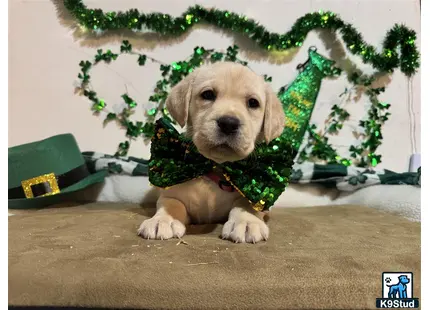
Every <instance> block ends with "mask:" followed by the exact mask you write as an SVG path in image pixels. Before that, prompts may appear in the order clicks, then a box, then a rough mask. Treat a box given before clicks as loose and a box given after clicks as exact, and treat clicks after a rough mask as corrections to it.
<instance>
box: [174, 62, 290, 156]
mask: <svg viewBox="0 0 430 310" xmlns="http://www.w3.org/2000/svg"><path fill="white" fill-rule="evenodd" d="M166 106H167V108H168V110H169V112H170V114H171V115H172V117H173V118H174V119H175V120H176V121H177V122H178V123H179V124H180V125H181V126H182V127H183V126H184V125H185V124H187V133H188V135H189V136H190V137H191V138H192V140H193V142H194V144H195V145H196V147H197V149H198V150H199V152H200V153H201V154H202V155H203V156H205V157H207V158H209V159H212V160H213V161H215V162H217V163H223V162H226V161H236V160H240V159H243V158H245V157H247V156H248V155H249V154H250V153H251V152H252V151H253V150H254V147H255V143H256V142H258V141H259V140H265V141H266V142H267V143H268V142H270V141H271V140H272V139H274V138H276V137H278V136H279V135H280V134H281V133H282V130H283V128H284V112H283V109H282V105H281V103H280V102H279V100H278V99H277V97H276V95H275V94H274V92H273V90H272V89H271V88H270V86H269V85H267V83H266V82H264V80H263V78H262V77H260V76H258V75H256V74H255V73H254V72H252V71H251V70H250V69H249V68H247V67H245V66H242V65H240V64H236V63H230V62H220V63H216V64H213V65H209V66H203V67H201V68H199V69H197V70H195V71H194V72H193V73H191V74H190V75H189V76H187V77H186V78H185V79H184V80H182V81H181V82H180V83H179V84H178V85H176V86H175V87H174V88H173V89H172V91H171V93H170V96H169V97H168V98H167V100H166Z"/></svg>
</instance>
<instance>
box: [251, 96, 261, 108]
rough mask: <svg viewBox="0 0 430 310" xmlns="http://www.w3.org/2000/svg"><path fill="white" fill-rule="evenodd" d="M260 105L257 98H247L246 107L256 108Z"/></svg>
mask: <svg viewBox="0 0 430 310" xmlns="http://www.w3.org/2000/svg"><path fill="white" fill-rule="evenodd" d="M259 106H260V102H258V100H257V99H254V98H251V99H249V100H248V107H250V108H251V109H256V108H258V107H259Z"/></svg>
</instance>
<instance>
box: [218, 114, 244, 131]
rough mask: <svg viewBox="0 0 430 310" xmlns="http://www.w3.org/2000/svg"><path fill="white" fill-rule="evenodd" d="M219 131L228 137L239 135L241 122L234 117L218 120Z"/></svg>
mask: <svg viewBox="0 0 430 310" xmlns="http://www.w3.org/2000/svg"><path fill="white" fill-rule="evenodd" d="M217 124H218V129H219V131H220V132H221V133H222V134H224V135H226V136H230V135H234V134H236V133H237V131H238V130H239V127H240V120H239V119H238V118H237V117H234V116H222V117H220V118H219V119H217Z"/></svg>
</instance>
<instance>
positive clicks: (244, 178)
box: [149, 48, 340, 211]
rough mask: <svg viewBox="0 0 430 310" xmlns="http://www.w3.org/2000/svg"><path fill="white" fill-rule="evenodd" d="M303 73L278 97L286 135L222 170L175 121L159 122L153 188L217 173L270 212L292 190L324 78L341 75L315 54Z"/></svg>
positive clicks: (152, 168)
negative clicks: (293, 175)
mask: <svg viewBox="0 0 430 310" xmlns="http://www.w3.org/2000/svg"><path fill="white" fill-rule="evenodd" d="M300 70H301V72H300V73H299V75H298V76H297V78H296V79H295V80H294V82H293V83H292V84H291V85H290V86H289V87H288V88H287V89H285V90H282V91H280V92H279V94H278V96H279V98H280V100H281V102H282V105H283V108H284V112H285V128H284V131H283V133H282V134H281V136H280V137H278V138H276V139H274V140H273V141H272V142H270V143H269V144H267V145H266V144H259V145H257V146H256V148H255V150H254V152H253V154H251V155H250V156H248V157H247V158H245V159H243V160H240V161H236V162H227V163H223V164H217V163H215V162H213V161H211V160H210V159H207V158H205V157H204V156H203V155H201V154H200V153H199V152H198V150H197V149H196V147H195V146H194V145H193V143H192V141H191V140H189V139H188V138H186V137H185V136H184V135H180V134H179V133H178V132H177V131H176V129H175V128H174V127H173V126H172V125H171V123H170V121H169V120H167V119H165V118H161V119H160V120H158V121H156V126H155V135H154V137H153V138H152V143H151V159H150V162H149V181H150V182H151V184H153V185H155V186H157V187H162V188H166V187H170V186H174V185H177V184H180V183H183V182H186V181H189V180H192V179H194V178H198V177H201V176H203V175H205V174H207V173H208V172H210V171H212V170H213V169H216V170H220V171H221V172H222V173H223V175H224V176H225V178H226V180H227V181H228V182H230V183H231V185H232V186H234V188H235V189H236V190H237V191H238V192H239V193H241V194H242V195H243V196H244V197H246V198H247V199H248V200H249V202H250V203H251V204H252V205H253V207H254V209H255V210H258V211H262V210H268V209H270V208H271V207H272V206H273V204H274V203H275V202H276V200H277V199H278V198H279V196H280V195H281V194H282V192H283V191H284V190H285V188H286V187H287V185H288V182H289V178H290V174H291V169H292V166H293V164H294V158H295V157H296V155H297V152H298V150H299V147H300V145H301V142H302V140H303V136H304V134H305V132H306V128H307V126H308V123H309V120H310V118H311V115H312V110H313V108H314V106H315V103H316V99H317V96H318V92H319V89H320V86H321V82H322V80H323V78H325V77H327V76H337V75H339V74H340V69H338V68H336V67H334V62H333V61H331V60H328V59H326V58H324V57H323V56H321V55H319V54H318V53H317V52H316V49H314V48H311V49H310V50H309V60H308V61H307V62H306V63H305V64H304V65H302V66H300Z"/></svg>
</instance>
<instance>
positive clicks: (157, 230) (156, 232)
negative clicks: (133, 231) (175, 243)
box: [137, 214, 185, 240]
mask: <svg viewBox="0 0 430 310" xmlns="http://www.w3.org/2000/svg"><path fill="white" fill-rule="evenodd" d="M137 234H138V235H139V236H142V237H143V238H145V239H161V240H166V239H171V238H181V237H182V236H183V235H184V234H185V225H184V224H182V223H181V222H180V221H178V220H175V219H174V218H173V217H171V216H170V215H168V214H164V215H155V216H154V217H153V218H150V219H148V220H145V221H143V222H142V224H141V225H140V227H139V229H138V230H137Z"/></svg>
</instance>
